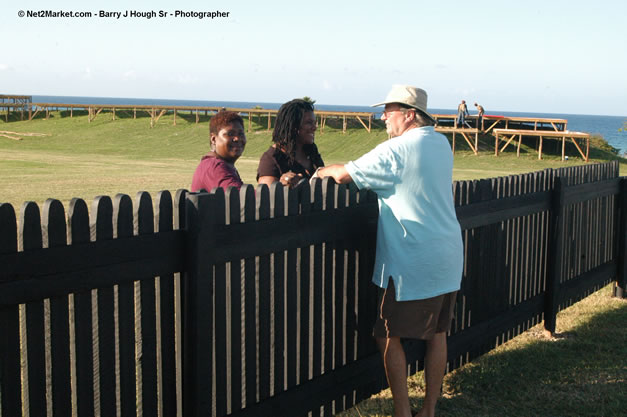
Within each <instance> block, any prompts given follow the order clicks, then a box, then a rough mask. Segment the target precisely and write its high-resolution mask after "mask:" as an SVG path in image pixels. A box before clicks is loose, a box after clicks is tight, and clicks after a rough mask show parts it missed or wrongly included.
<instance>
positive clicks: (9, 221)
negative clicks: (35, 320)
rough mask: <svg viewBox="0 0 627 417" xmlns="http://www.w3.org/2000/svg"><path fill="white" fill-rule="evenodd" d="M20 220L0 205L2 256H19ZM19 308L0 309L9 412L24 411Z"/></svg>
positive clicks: (0, 372) (1, 364) (0, 373)
mask: <svg viewBox="0 0 627 417" xmlns="http://www.w3.org/2000/svg"><path fill="white" fill-rule="evenodd" d="M17 249H18V244H17V219H16V217H15V211H14V210H13V206H11V205H10V204H7V203H1V204H0V254H14V253H17ZM19 308H20V307H19V305H13V306H8V307H5V308H2V309H0V334H2V337H0V358H2V360H1V361H0V392H1V393H2V394H1V395H0V401H2V403H1V404H0V405H1V409H2V410H3V413H5V411H4V410H7V411H8V412H10V411H13V410H16V411H17V410H19V411H21V410H22V392H21V385H22V381H21V380H22V378H21V370H20V364H21V354H20V311H19Z"/></svg>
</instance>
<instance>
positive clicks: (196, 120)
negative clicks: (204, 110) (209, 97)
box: [196, 109, 198, 124]
mask: <svg viewBox="0 0 627 417" xmlns="http://www.w3.org/2000/svg"><path fill="white" fill-rule="evenodd" d="M196 124H198V109H196Z"/></svg>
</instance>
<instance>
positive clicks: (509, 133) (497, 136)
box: [494, 129, 590, 162]
mask: <svg viewBox="0 0 627 417" xmlns="http://www.w3.org/2000/svg"><path fill="white" fill-rule="evenodd" d="M523 136H536V137H538V159H542V141H543V139H544V138H545V137H550V138H558V139H560V138H561V139H562V161H563V160H565V159H566V142H567V141H568V139H570V140H571V141H572V142H573V143H574V144H575V147H576V148H577V151H579V154H580V155H581V157H582V158H583V160H584V161H586V162H588V156H589V154H590V134H589V133H584V132H571V131H568V130H566V131H559V132H555V131H553V132H551V131H540V130H536V131H529V130H518V129H494V155H495V156H498V155H499V152H503V150H505V148H507V146H508V145H509V144H510V143H511V142H512V141H513V140H514V138H516V137H518V142H517V146H516V155H517V156H520V143H521V142H522V137H523ZM577 139H583V141H584V145H582V146H585V152H584V150H583V149H581V146H579V143H577ZM502 140H503V141H505V144H504V145H502V146H501V141H502ZM499 147H501V149H500V150H499Z"/></svg>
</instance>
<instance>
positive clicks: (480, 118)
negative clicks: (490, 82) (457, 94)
mask: <svg viewBox="0 0 627 417" xmlns="http://www.w3.org/2000/svg"><path fill="white" fill-rule="evenodd" d="M475 107H476V108H477V129H481V130H483V123H482V122H483V114H484V113H485V110H484V109H483V106H482V105H481V104H477V103H475Z"/></svg>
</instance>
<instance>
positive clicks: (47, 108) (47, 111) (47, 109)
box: [46, 106, 50, 120]
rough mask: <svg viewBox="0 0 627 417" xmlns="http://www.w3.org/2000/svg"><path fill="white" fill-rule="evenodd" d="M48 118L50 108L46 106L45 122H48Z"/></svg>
mask: <svg viewBox="0 0 627 417" xmlns="http://www.w3.org/2000/svg"><path fill="white" fill-rule="evenodd" d="M48 117H50V108H49V107H48V106H46V120H48Z"/></svg>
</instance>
